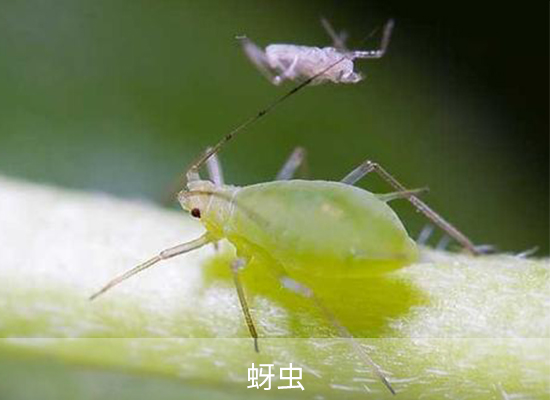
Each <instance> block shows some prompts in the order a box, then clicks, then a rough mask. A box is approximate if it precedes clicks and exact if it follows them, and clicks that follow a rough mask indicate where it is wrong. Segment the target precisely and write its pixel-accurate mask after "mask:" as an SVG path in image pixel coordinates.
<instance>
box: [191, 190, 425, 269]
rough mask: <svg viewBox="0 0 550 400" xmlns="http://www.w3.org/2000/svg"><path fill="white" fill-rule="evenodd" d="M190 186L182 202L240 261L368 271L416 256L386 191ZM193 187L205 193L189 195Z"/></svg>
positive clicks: (412, 259) (402, 262) (388, 267)
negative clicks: (229, 245)
mask: <svg viewBox="0 0 550 400" xmlns="http://www.w3.org/2000/svg"><path fill="white" fill-rule="evenodd" d="M191 187H192V190H191V192H182V193H181V195H180V202H181V204H182V206H183V207H184V208H185V209H187V210H188V211H190V212H191V211H193V210H195V211H194V213H195V214H197V215H200V219H201V222H202V223H203V224H204V226H205V227H206V228H207V230H208V234H209V235H210V236H211V237H212V239H213V240H220V239H223V238H227V239H228V240H229V241H230V242H231V243H232V244H233V245H234V246H235V247H236V249H237V252H238V254H239V255H240V256H241V257H243V258H244V259H245V260H248V259H250V258H252V257H263V258H266V259H269V262H270V263H275V264H277V265H281V266H283V267H284V268H285V269H286V270H287V271H290V272H291V271H293V270H301V269H307V270H308V273H311V274H320V275H327V274H328V275H332V274H346V275H368V274H373V273H380V272H382V271H387V270H389V269H393V268H397V267H401V266H403V265H407V264H410V263H411V262H414V261H415V260H416V257H417V250H416V245H415V243H414V241H413V240H411V239H410V238H409V236H408V234H407V232H406V230H405V228H404V226H403V224H402V223H401V221H400V220H399V218H398V217H397V215H396V214H395V213H394V212H393V210H392V209H391V208H390V207H389V206H388V205H387V204H386V199H388V197H387V196H385V195H382V196H378V195H375V194H373V193H370V192H368V191H365V190H363V189H359V188H357V187H354V186H350V185H346V184H344V183H339V182H327V181H305V180H288V181H274V182H268V183H261V184H256V185H252V186H246V187H243V188H238V187H233V186H221V187H216V186H214V185H213V184H212V183H211V182H210V181H197V182H193V184H192V185H191ZM195 190H198V192H199V193H204V194H202V195H201V194H197V195H189V193H192V192H193V191H195ZM210 193H212V194H210ZM408 194H409V193H408V192H406V193H404V194H403V197H405V196H407V195H408Z"/></svg>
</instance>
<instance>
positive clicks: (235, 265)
mask: <svg viewBox="0 0 550 400" xmlns="http://www.w3.org/2000/svg"><path fill="white" fill-rule="evenodd" d="M243 265H244V260H242V259H240V258H239V259H236V260H235V261H233V262H232V263H231V273H232V274H233V282H234V283H235V288H236V289H237V295H238V296H239V302H240V303H241V309H242V311H243V315H244V320H245V322H246V326H247V327H248V332H250V336H251V337H252V339H254V350H256V353H259V352H260V348H259V347H258V331H257V330H256V327H255V326H254V320H253V319H252V316H251V315H250V309H249V308H248V302H247V301H246V296H245V294H244V289H243V286H242V284H241V280H240V279H239V269H241V268H242V267H243Z"/></svg>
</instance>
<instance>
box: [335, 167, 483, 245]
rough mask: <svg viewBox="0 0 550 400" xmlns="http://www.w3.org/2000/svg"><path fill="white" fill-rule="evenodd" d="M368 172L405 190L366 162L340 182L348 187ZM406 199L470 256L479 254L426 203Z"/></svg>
mask: <svg viewBox="0 0 550 400" xmlns="http://www.w3.org/2000/svg"><path fill="white" fill-rule="evenodd" d="M370 172H375V173H377V174H378V175H379V176H380V177H381V178H382V179H384V180H385V181H386V182H387V183H388V184H390V185H391V186H392V187H393V188H395V189H396V190H398V191H406V190H407V189H406V188H405V186H403V185H402V184H401V183H400V182H399V181H398V180H397V179H395V178H394V177H393V175H391V174H390V173H389V172H387V171H386V170H385V169H384V168H382V167H381V166H380V165H379V164H377V163H375V162H372V161H368V160H367V161H365V162H364V163H362V164H361V165H359V166H358V167H357V168H355V169H354V170H353V171H351V172H350V173H349V174H348V175H346V176H345V177H344V179H342V181H341V182H342V183H346V184H348V185H353V184H354V183H356V182H357V181H358V180H359V179H361V178H363V177H364V176H365V175H367V174H369V173H370ZM407 199H408V200H409V201H410V202H411V203H412V204H413V206H414V207H415V208H416V209H417V210H418V211H420V212H421V213H422V214H424V215H425V216H426V218H428V219H429V220H430V221H432V222H433V223H434V224H435V225H437V226H438V227H440V228H441V229H443V230H444V231H445V232H447V234H448V235H449V236H451V237H452V238H453V239H454V240H456V241H457V242H458V243H460V244H461V245H462V247H464V248H465V249H466V250H468V251H469V252H470V253H472V254H476V255H477V254H480V251H479V250H478V249H477V248H476V246H475V245H474V244H473V243H472V242H471V241H470V239H468V237H467V236H466V235H464V234H463V233H462V232H460V231H459V230H458V229H457V228H455V227H454V226H453V225H451V224H450V223H449V222H447V220H445V219H444V218H443V217H442V216H440V215H439V214H438V213H436V212H435V211H434V210H432V209H431V208H430V207H429V206H428V205H427V204H426V203H424V202H423V201H422V200H420V199H419V198H418V197H416V196H409V197H408V198H407Z"/></svg>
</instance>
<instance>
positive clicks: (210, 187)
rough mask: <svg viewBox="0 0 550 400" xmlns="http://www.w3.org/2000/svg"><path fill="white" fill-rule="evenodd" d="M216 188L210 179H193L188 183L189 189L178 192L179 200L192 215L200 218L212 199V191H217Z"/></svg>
mask: <svg viewBox="0 0 550 400" xmlns="http://www.w3.org/2000/svg"><path fill="white" fill-rule="evenodd" d="M215 190H216V187H215V186H214V184H213V183H212V182H210V181H203V180H196V181H192V182H189V183H188V184H187V190H182V191H181V192H180V193H179V194H178V201H179V202H180V204H181V206H182V208H183V209H184V210H185V211H187V212H189V214H191V216H192V217H194V218H200V217H201V215H202V214H203V213H204V212H205V211H206V210H207V208H208V205H209V203H210V201H211V197H212V196H211V195H210V193H213V192H215Z"/></svg>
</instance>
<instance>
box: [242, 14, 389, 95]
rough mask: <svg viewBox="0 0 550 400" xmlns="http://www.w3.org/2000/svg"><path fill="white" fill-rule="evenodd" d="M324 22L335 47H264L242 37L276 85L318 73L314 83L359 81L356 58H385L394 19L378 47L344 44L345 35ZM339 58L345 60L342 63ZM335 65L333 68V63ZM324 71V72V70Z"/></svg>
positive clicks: (253, 58) (251, 56)
mask: <svg viewBox="0 0 550 400" xmlns="http://www.w3.org/2000/svg"><path fill="white" fill-rule="evenodd" d="M322 22H323V25H324V27H325V29H326V30H327V31H328V33H329V35H330V36H331V37H332V38H333V41H334V46H332V47H322V48H320V47H313V46H298V45H294V44H271V45H269V46H267V47H266V48H265V50H262V49H261V48H260V47H258V46H257V45H255V44H254V43H252V41H250V40H249V39H248V38H246V37H242V38H241V40H242V45H243V50H244V52H245V54H246V55H247V57H248V58H249V59H250V60H251V61H252V63H253V64H254V65H255V66H256V67H257V68H258V70H259V71H260V72H261V73H262V74H263V75H265V76H266V77H267V78H268V79H269V80H270V81H271V82H272V83H273V84H274V85H279V84H280V83H282V82H283V81H285V80H293V81H296V80H298V81H304V80H306V79H309V78H311V77H313V76H315V75H318V76H317V77H316V78H315V80H314V81H313V82H312V83H313V84H320V83H325V82H333V83H357V82H359V81H360V80H362V79H363V76H362V75H361V74H360V73H358V72H355V71H354V60H355V59H359V58H381V57H383V56H384V54H385V52H386V49H387V47H388V44H389V40H390V36H391V31H392V29H393V20H390V21H388V22H387V23H386V26H385V27H384V32H383V35H382V42H381V44H380V48H379V49H377V50H367V51H360V50H357V51H351V50H348V49H346V47H345V46H344V37H343V35H342V34H340V35H338V34H336V33H335V32H334V30H333V29H332V27H331V26H330V25H329V23H328V22H327V21H326V20H323V21H322ZM338 60H342V61H341V62H338ZM334 64H337V65H335V66H334V67H333V68H329V67H330V66H331V65H334ZM322 71H324V72H323V73H321V72H322Z"/></svg>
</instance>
